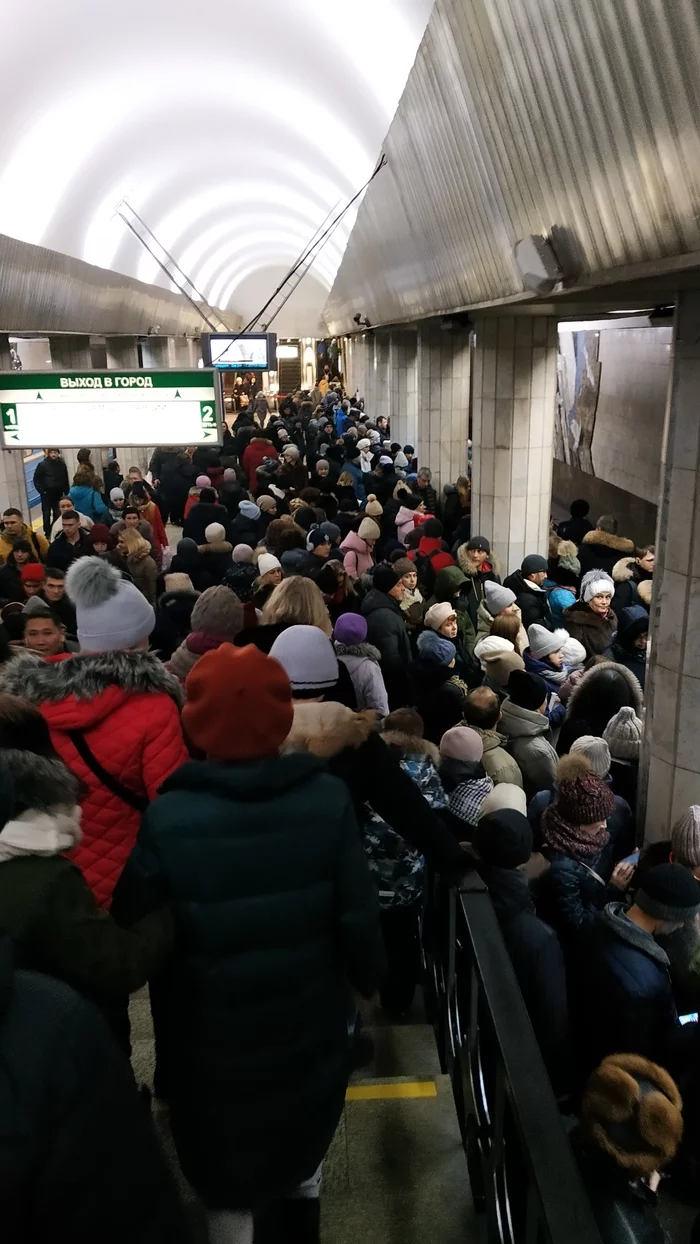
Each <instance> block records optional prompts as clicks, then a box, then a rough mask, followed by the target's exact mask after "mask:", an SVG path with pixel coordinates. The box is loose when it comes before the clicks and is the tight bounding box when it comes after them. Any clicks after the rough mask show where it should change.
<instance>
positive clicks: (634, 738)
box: [603, 707, 644, 760]
mask: <svg viewBox="0 0 700 1244" xmlns="http://www.w3.org/2000/svg"><path fill="white" fill-rule="evenodd" d="M643 733H644V726H643V724H642V722H641V721H640V719H639V717H638V716H637V714H636V713H635V711H634V709H633V708H628V707H625V708H621V709H619V711H618V712H617V713H615V716H614V717H611V718H610V721H609V722H608V724H607V726H606V727H605V729H604V731H603V738H604V739H605V742H606V743H607V745H608V747H609V748H610V755H611V756H612V757H613V759H614V760H639V751H640V748H641V746H642V735H643Z"/></svg>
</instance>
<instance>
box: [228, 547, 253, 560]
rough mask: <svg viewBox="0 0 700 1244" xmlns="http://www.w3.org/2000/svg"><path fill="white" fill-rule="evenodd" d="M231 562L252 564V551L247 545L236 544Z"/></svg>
mask: <svg viewBox="0 0 700 1244" xmlns="http://www.w3.org/2000/svg"><path fill="white" fill-rule="evenodd" d="M233 560H234V561H235V562H252V560H253V550H252V549H251V547H250V545H249V544H237V545H236V547H235V549H234V550H233Z"/></svg>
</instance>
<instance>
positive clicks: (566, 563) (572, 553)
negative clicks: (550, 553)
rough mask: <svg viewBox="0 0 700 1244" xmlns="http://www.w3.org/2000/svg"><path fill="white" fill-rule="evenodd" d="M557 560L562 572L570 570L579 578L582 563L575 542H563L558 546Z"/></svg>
mask: <svg viewBox="0 0 700 1244" xmlns="http://www.w3.org/2000/svg"><path fill="white" fill-rule="evenodd" d="M557 559H558V562H559V565H560V566H561V568H562V570H570V571H571V573H572V574H574V575H576V578H578V576H579V575H580V573H581V563H580V561H579V559H578V549H577V547H576V545H575V544H574V542H573V540H562V541H561V544H558V545H557Z"/></svg>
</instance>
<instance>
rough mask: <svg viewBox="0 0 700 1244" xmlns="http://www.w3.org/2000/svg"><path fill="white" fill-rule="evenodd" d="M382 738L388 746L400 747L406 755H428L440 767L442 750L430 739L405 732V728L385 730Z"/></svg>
mask: <svg viewBox="0 0 700 1244" xmlns="http://www.w3.org/2000/svg"><path fill="white" fill-rule="evenodd" d="M382 738H383V739H384V742H385V743H386V745H387V747H398V749H399V751H400V752H403V753H404V755H406V756H427V757H428V759H429V760H432V762H433V764H434V765H435V768H436V769H439V768H440V760H441V757H440V750H439V748H437V747H436V746H435V744H434V743H431V742H429V740H428V739H421V738H418V737H417V736H416V735H415V734H404V732H403V730H384V731H383V733H382Z"/></svg>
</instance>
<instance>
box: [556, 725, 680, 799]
mask: <svg viewBox="0 0 700 1244" xmlns="http://www.w3.org/2000/svg"><path fill="white" fill-rule="evenodd" d="M570 750H571V751H572V752H581V753H582V754H583V755H584V756H585V757H586V760H587V761H588V763H589V765H590V766H591V771H592V772H593V773H595V774H596V775H597V776H598V777H599V778H606V777H607V776H608V774H609V772H610V748H609V747H608V745H607V743H606V742H605V739H601V738H599V737H598V735H596V734H582V735H581V737H580V738H579V739H576V740H575V741H574V742H573V743H572V744H571V748H570ZM698 811H700V809H698Z"/></svg>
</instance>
